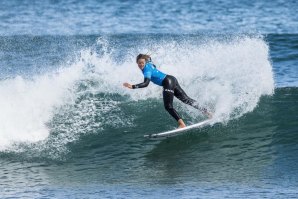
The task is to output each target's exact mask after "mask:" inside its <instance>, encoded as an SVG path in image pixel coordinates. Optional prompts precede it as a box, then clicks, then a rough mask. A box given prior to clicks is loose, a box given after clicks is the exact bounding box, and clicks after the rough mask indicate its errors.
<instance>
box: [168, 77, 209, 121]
mask: <svg viewBox="0 0 298 199" xmlns="http://www.w3.org/2000/svg"><path fill="white" fill-rule="evenodd" d="M176 82H177V83H176V87H175V90H174V95H175V97H177V98H178V99H179V100H180V101H182V102H183V103H185V104H188V105H190V106H192V107H194V108H196V109H198V110H200V111H202V112H203V113H204V114H206V115H207V117H208V118H211V117H212V115H211V114H210V113H209V112H208V111H207V109H206V108H202V107H200V106H199V104H198V102H197V101H196V100H194V99H192V98H190V97H188V96H187V95H186V93H185V92H184V90H183V89H182V88H181V87H180V85H179V83H178V81H176Z"/></svg>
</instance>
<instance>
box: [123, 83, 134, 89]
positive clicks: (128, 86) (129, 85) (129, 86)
mask: <svg viewBox="0 0 298 199" xmlns="http://www.w3.org/2000/svg"><path fill="white" fill-rule="evenodd" d="M123 86H124V87H127V88H130V89H132V85H131V84H129V83H126V82H125V83H123Z"/></svg>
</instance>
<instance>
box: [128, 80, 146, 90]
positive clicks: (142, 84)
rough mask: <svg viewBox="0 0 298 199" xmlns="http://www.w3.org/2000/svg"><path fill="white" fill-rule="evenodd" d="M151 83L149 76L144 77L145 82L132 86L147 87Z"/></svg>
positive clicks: (134, 87)
mask: <svg viewBox="0 0 298 199" xmlns="http://www.w3.org/2000/svg"><path fill="white" fill-rule="evenodd" d="M149 83H150V79H149V78H144V82H142V83H140V84H135V85H132V88H133V89H136V88H145V87H147V86H148V85H149Z"/></svg>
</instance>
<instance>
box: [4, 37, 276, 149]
mask: <svg viewBox="0 0 298 199" xmlns="http://www.w3.org/2000/svg"><path fill="white" fill-rule="evenodd" d="M140 39H141V38H140ZM141 40H142V42H143V43H141V44H140V45H138V47H137V48H135V47H134V48H131V47H128V48H126V49H125V48H121V49H119V48H117V46H115V45H114V44H113V42H117V40H113V39H109V38H104V37H101V38H97V40H96V43H94V44H93V45H92V46H90V47H87V48H84V49H82V50H80V51H79V54H77V57H76V58H75V59H74V60H72V63H70V64H69V65H68V66H63V67H62V68H61V67H60V68H57V69H55V70H54V72H52V71H51V72H45V73H43V74H40V75H35V76H33V77H32V78H30V79H28V78H24V77H22V76H16V77H14V78H11V79H6V80H3V81H1V84H0V92H1V93H2V95H1V97H0V100H1V106H2V107H0V108H1V110H2V112H1V115H0V117H1V118H2V119H1V122H0V125H1V126H2V130H1V134H0V137H1V139H0V140H1V143H0V147H1V149H2V150H6V149H11V146H14V145H15V144H17V145H18V144H19V143H36V142H38V141H42V144H40V145H43V144H44V143H43V142H44V140H46V142H50V143H51V145H52V144H54V145H58V146H59V147H62V146H65V144H66V143H68V142H72V141H74V140H77V139H78V137H79V135H81V134H85V133H100V132H101V131H104V129H105V127H106V126H114V127H115V128H123V127H124V126H129V125H134V126H135V127H136V128H140V127H139V126H143V125H141V124H139V123H136V122H134V120H136V119H137V118H138V116H137V115H135V113H134V112H135V111H134V110H133V111H132V110H131V109H133V108H132V107H131V105H129V103H131V102H133V103H134V104H136V106H140V105H138V104H142V106H144V108H142V107H140V108H142V112H144V113H143V114H145V113H146V112H153V113H154V112H160V113H161V116H157V117H160V118H161V120H160V123H158V124H157V126H165V125H167V124H168V125H169V124H172V125H173V123H174V122H173V121H170V120H169V116H168V115H167V114H165V113H164V112H165V111H164V110H163V107H162V99H161V98H162V96H161V88H160V87H158V86H155V85H150V86H149V88H146V89H139V90H127V89H124V88H123V87H122V83H123V82H126V81H128V82H131V83H138V82H141V81H142V78H143V77H142V74H141V72H140V71H139V69H138V68H137V66H136V64H135V55H136V54H138V52H145V53H146V52H149V53H150V54H152V57H153V59H154V62H155V64H156V65H157V66H158V68H159V69H160V70H162V71H164V72H165V73H166V74H171V75H174V76H176V77H177V79H178V80H179V82H180V84H181V85H182V87H183V88H184V90H185V91H186V92H187V93H188V95H189V96H191V97H192V98H194V99H196V100H197V101H198V102H200V104H201V105H202V106H204V107H208V108H209V109H210V110H211V111H212V112H213V113H214V117H215V121H216V122H221V123H227V122H228V121H229V120H232V119H236V118H239V117H241V116H242V115H244V114H245V113H248V112H251V111H253V110H254V108H255V107H256V106H257V104H258V102H259V100H260V97H261V96H263V95H272V94H273V91H274V80H273V74H272V66H271V63H270V61H269V55H268V53H269V51H268V46H267V44H266V43H265V42H264V40H263V39H262V37H248V36H237V37H231V38H225V39H223V38H206V40H202V39H199V38H197V37H193V38H189V39H185V38H183V37H182V38H178V40H177V39H175V38H174V37H173V38H162V39H156V38H147V39H145V40H143V39H141ZM139 42H140V41H135V42H133V43H132V45H135V44H138V43H139ZM124 50H125V51H126V54H125V55H121V54H120V53H123V51H124ZM148 100H149V101H148ZM150 100H152V102H154V103H156V104H157V105H156V106H157V107H152V108H151V107H147V106H148V105H149V106H150V104H151V103H150ZM138 101H140V103H139V102H138ZM146 101H148V105H146V103H145V102H146ZM175 103H176V104H177V105H176V106H178V108H179V112H182V114H183V115H184V117H186V118H187V119H188V121H189V122H188V123H194V122H196V121H199V120H200V119H202V115H201V114H200V113H199V112H197V111H196V110H193V109H192V108H190V107H187V106H185V105H183V104H181V103H179V102H175ZM140 113H141V112H140ZM141 114H142V113H141ZM162 118H166V119H162ZM145 120H146V119H145ZM164 120H166V122H164ZM149 121H150V120H149ZM149 121H148V125H150V122H149ZM145 123H147V122H146V121H145ZM141 128H142V127H141ZM155 130H156V131H159V129H158V128H156V129H155ZM50 135H53V136H50ZM53 141H54V142H55V143H53ZM58 146H56V147H55V148H57V147H58ZM59 147H58V148H59Z"/></svg>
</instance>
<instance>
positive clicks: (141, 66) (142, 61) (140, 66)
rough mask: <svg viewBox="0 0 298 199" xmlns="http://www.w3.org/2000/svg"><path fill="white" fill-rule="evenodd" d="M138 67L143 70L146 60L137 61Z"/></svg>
mask: <svg viewBox="0 0 298 199" xmlns="http://www.w3.org/2000/svg"><path fill="white" fill-rule="evenodd" d="M137 64H138V67H139V68H140V69H141V70H143V68H144V67H145V64H146V60H145V59H138V62H137Z"/></svg>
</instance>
